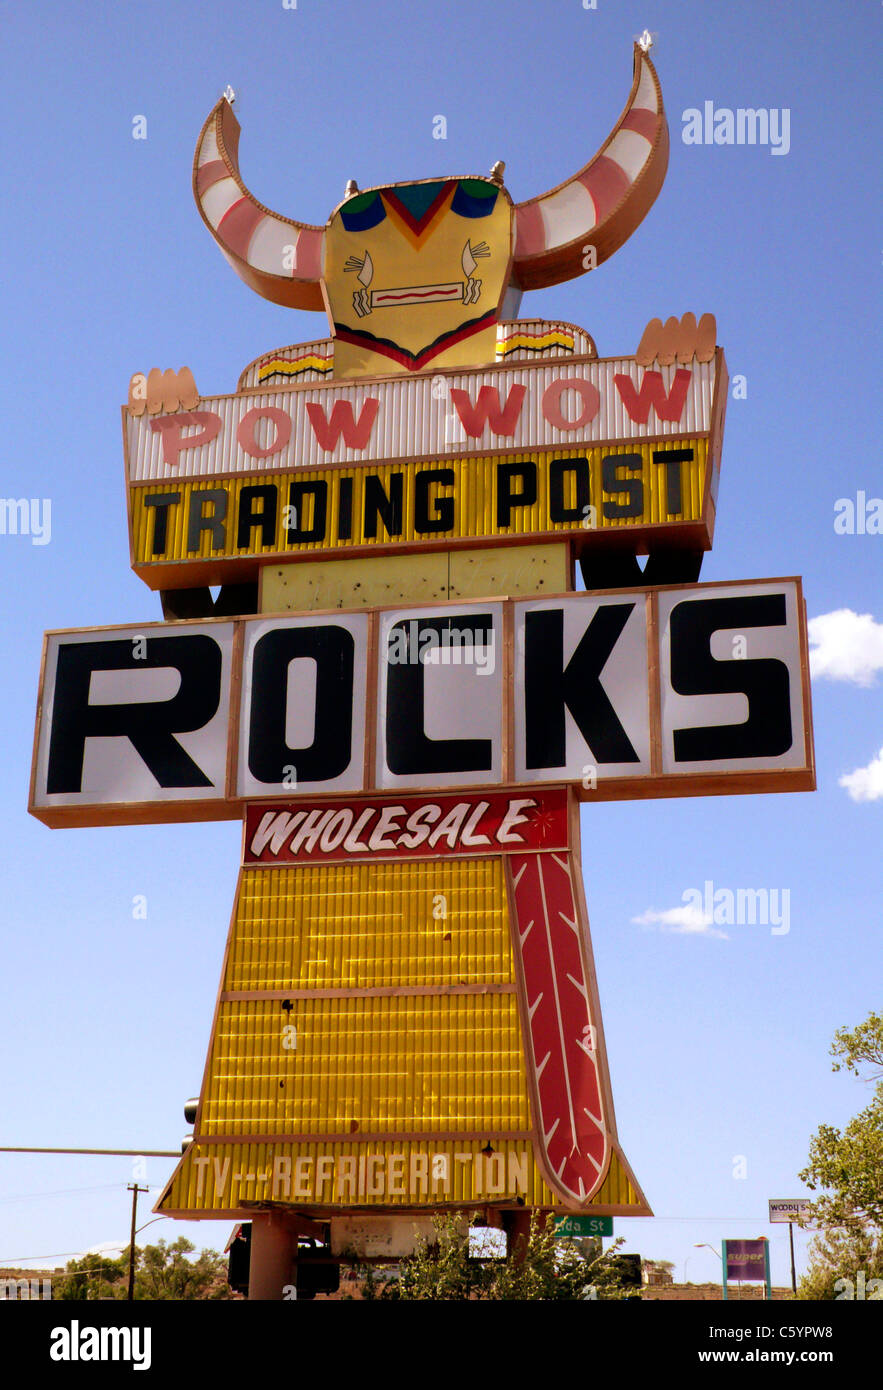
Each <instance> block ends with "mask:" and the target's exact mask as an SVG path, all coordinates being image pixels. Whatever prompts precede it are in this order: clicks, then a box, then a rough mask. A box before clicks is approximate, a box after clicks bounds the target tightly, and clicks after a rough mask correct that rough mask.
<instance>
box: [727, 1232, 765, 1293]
mask: <svg viewBox="0 0 883 1390" xmlns="http://www.w3.org/2000/svg"><path fill="white" fill-rule="evenodd" d="M723 1246H724V1259H725V1261H726V1277H727V1279H728V1280H730V1279H733V1280H744V1281H745V1282H746V1283H752V1284H763V1283H765V1282H766V1280H767V1249H768V1247H767V1242H766V1241H765V1240H725V1241H724V1242H723Z"/></svg>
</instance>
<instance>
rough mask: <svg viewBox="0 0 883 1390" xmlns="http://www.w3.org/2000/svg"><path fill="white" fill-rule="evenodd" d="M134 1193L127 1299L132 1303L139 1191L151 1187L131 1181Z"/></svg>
mask: <svg viewBox="0 0 883 1390" xmlns="http://www.w3.org/2000/svg"><path fill="white" fill-rule="evenodd" d="M126 1191H127V1192H131V1194H132V1234H131V1236H130V1237H129V1291H128V1293H127V1294H126V1299H127V1301H128V1302H129V1303H131V1302H132V1301H133V1299H134V1297H135V1217H136V1214H137V1211H138V1193H139V1192H149V1191H150V1188H149V1187H139V1186H138V1184H137V1183H136V1182H130V1183H129V1185H128V1187H127V1188H126Z"/></svg>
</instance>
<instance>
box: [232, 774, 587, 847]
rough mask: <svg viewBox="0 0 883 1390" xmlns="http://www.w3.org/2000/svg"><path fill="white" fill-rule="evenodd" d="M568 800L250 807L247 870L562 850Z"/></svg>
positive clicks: (541, 796)
mask: <svg viewBox="0 0 883 1390" xmlns="http://www.w3.org/2000/svg"><path fill="white" fill-rule="evenodd" d="M566 845H567V796H566V793H565V792H564V791H563V790H559V789H555V790H552V791H539V792H536V793H534V794H533V795H531V796H508V795H505V794H501V793H499V792H488V793H487V795H486V796H478V795H471V796H459V797H458V796H433V797H431V798H428V797H409V798H406V799H405V800H404V801H403V802H395V801H392V800H390V799H389V798H387V799H384V800H377V801H369V802H364V801H359V802H357V801H330V802H329V801H323V802H320V803H318V804H317V805H315V806H311V805H310V803H309V802H307V803H306V805H301V806H293V805H288V806H266V805H258V806H254V805H252V806H249V807H248V808H247V810H246V814H245V842H244V849H243V862H244V863H245V864H310V863H312V864H316V863H332V862H334V861H337V860H346V861H347V862H352V861H354V860H356V861H364V862H370V861H371V860H380V859H385V858H389V857H390V856H391V855H394V856H395V857H396V858H401V857H402V856H405V857H411V856H413V857H414V858H421V859H425V858H426V857H427V856H436V855H439V856H449V855H454V854H473V855H474V854H475V853H476V851H481V852H483V853H488V852H490V851H496V852H497V853H502V854H514V853H515V851H516V850H518V849H522V850H523V849H564V848H565V847H566Z"/></svg>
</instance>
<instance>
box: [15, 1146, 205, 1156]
mask: <svg viewBox="0 0 883 1390" xmlns="http://www.w3.org/2000/svg"><path fill="white" fill-rule="evenodd" d="M0 1154H111V1155H119V1156H121V1157H123V1158H180V1157H181V1150H180V1149H10V1148H5V1147H0Z"/></svg>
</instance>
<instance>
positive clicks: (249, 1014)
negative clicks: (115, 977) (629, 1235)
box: [156, 788, 652, 1220]
mask: <svg viewBox="0 0 883 1390" xmlns="http://www.w3.org/2000/svg"><path fill="white" fill-rule="evenodd" d="M324 809H325V811H327V812H328V813H329V814H328V815H326V816H325V817H324V819H323V820H322V821H321V823H320V826H321V828H320V829H318V830H317V829H316V824H317V822H316V821H315V820H314V821H313V823H312V829H308V830H307V831H306V832H305V833H304V832H303V817H301V816H297V817H296V818H295V817H293V816H292V814H291V813H290V811H289V810H288V808H286V807H285V806H284V805H280V806H272V807H268V806H267V804H266V802H263V803H260V804H259V805H252V806H249V807H248V809H247V813H246V820H245V841H244V854H243V864H242V868H241V871H240V876H239V883H238V889H237V894H236V904H235V908H234V911H233V919H232V923H231V927H230V934H229V939H228V944H227V951H226V957H225V961H224V967H223V975H222V980H221V989H220V993H219V996H218V1002H217V1008H216V1012H215V1018H214V1024H213V1027H212V1036H211V1041H210V1044H209V1052H208V1059H207V1063H206V1070H205V1077H204V1080H203V1085H202V1091H201V1096H200V1103H199V1109H198V1113H197V1117H196V1123H195V1126H194V1136H193V1142H192V1143H191V1144H190V1145H189V1147H188V1148H187V1150H186V1151H185V1153H184V1155H183V1157H182V1159H181V1161H180V1163H179V1164H178V1167H177V1169H176V1171H175V1173H174V1174H173V1176H172V1178H171V1179H170V1181H169V1183H168V1185H167V1187H166V1188H165V1190H164V1191H163V1193H162V1196H161V1197H160V1200H159V1202H158V1203H157V1206H156V1211H157V1212H158V1213H161V1214H163V1215H166V1216H174V1217H183V1218H189V1219H194V1218H200V1217H245V1216H249V1215H254V1214H255V1212H256V1211H259V1210H264V1211H273V1210H274V1209H275V1210H277V1211H280V1212H284V1211H288V1212H296V1213H298V1214H299V1215H301V1216H303V1217H306V1218H311V1217H312V1218H318V1219H326V1220H327V1219H328V1218H329V1217H332V1216H338V1217H339V1216H341V1215H342V1214H344V1213H346V1212H353V1211H356V1210H359V1209H363V1210H366V1211H367V1210H370V1211H373V1212H375V1213H378V1214H380V1213H382V1212H396V1213H398V1214H400V1215H403V1216H404V1215H406V1214H408V1213H410V1212H413V1213H415V1214H421V1215H422V1216H424V1217H425V1216H426V1214H427V1211H428V1210H433V1209H449V1210H454V1209H457V1208H469V1209H472V1210H474V1209H475V1208H476V1207H483V1208H507V1207H508V1208H525V1207H526V1208H532V1207H540V1208H544V1209H553V1210H557V1211H562V1212H575V1211H589V1212H591V1213H594V1214H607V1215H627V1214H628V1215H635V1216H639V1215H651V1214H652V1213H651V1212H650V1208H649V1207H648V1205H647V1202H646V1200H645V1198H644V1196H643V1193H642V1192H641V1189H640V1188H639V1186H638V1184H637V1182H636V1181H635V1179H634V1177H633V1175H632V1173H631V1170H630V1168H629V1166H628V1163H627V1162H626V1160H625V1157H624V1156H623V1154H622V1151H621V1149H620V1147H619V1144H618V1141H617V1137H616V1126H615V1121H614V1115H613V1104H612V1098H611V1092H610V1082H609V1076H608V1070H607V1059H606V1053H605V1048H604V1039H603V1032H602V1027H601V1016H600V1010H599V1005H598V994H597V986H596V981H595V973H594V967H593V963H592V954H591V944H590V939H589V931H588V921H587V916H586V909H585V902H584V898H583V891H582V883H581V878H580V867H579V865H580V858H579V818H578V817H579V811H578V802H577V798H576V795H575V793H574V792H573V790H572V789H565V788H550V789H549V788H544V789H542V790H538V791H537V792H535V793H534V794H533V795H532V796H527V795H525V794H524V791H523V790H522V791H521V792H520V794H519V795H518V796H511V795H508V794H506V793H500V792H490V791H488V792H485V793H483V794H481V795H479V794H475V793H473V794H469V793H466V794H463V793H461V794H457V795H442V796H431V795H430V796H427V795H425V794H424V795H422V796H414V797H410V796H407V797H401V798H399V799H397V800H396V801H395V802H393V801H392V799H390V798H389V797H386V798H372V799H368V800H366V799H362V798H357V799H353V800H347V801H340V802H338V803H327V802H326V803H324ZM297 825H300V826H301V833H298V832H297V830H296V829H295V826H297ZM392 825H395V826H396V833H395V835H394V837H391V832H390V829H389V827H390V826H392Z"/></svg>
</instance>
